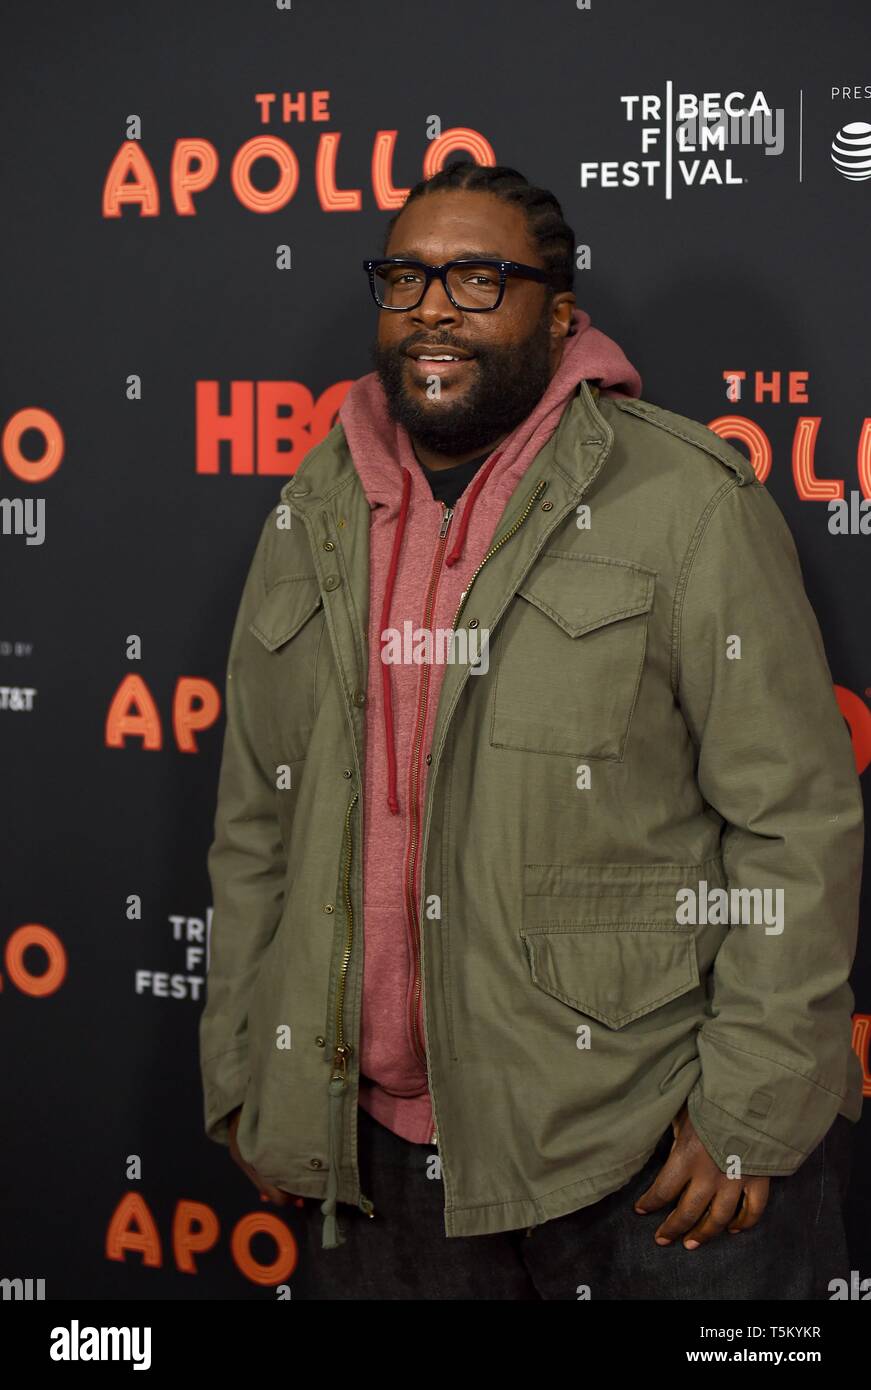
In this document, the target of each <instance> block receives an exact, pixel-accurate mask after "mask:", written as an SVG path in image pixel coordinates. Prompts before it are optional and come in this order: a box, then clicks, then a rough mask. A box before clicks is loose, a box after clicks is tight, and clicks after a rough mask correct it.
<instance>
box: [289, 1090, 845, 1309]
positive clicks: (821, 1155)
mask: <svg viewBox="0 0 871 1390" xmlns="http://www.w3.org/2000/svg"><path fill="white" fill-rule="evenodd" d="M853 1128H854V1127H853V1125H852V1123H851V1122H850V1121H849V1120H848V1119H846V1118H845V1117H844V1116H843V1115H839V1116H838V1117H837V1118H836V1120H835V1123H834V1124H833V1126H832V1128H831V1129H830V1130H829V1132H828V1134H827V1135H826V1136H825V1138H824V1139H823V1141H822V1142H821V1143H820V1144H819V1145H818V1147H817V1148H816V1149H815V1150H814V1151H813V1153H811V1154H809V1156H808V1157H807V1158H806V1159H805V1161H804V1163H803V1164H802V1165H801V1167H800V1168H799V1169H798V1171H797V1172H796V1173H793V1174H792V1175H791V1176H790V1177H784V1178H772V1179H771V1187H770V1192H769V1198H768V1205H767V1207H766V1209H765V1211H764V1213H763V1215H762V1218H761V1220H760V1221H759V1223H758V1225H757V1226H755V1227H754V1228H752V1229H751V1230H749V1231H742V1232H741V1233H740V1234H738V1235H731V1234H730V1233H729V1232H728V1230H727V1231H724V1232H723V1233H722V1234H721V1235H718V1236H716V1237H715V1238H714V1239H713V1240H712V1241H711V1243H710V1244H708V1245H702V1246H699V1247H698V1248H697V1249H695V1250H686V1249H685V1248H684V1246H683V1245H682V1244H681V1242H680V1241H679V1240H678V1241H676V1242H675V1243H674V1244H673V1245H671V1246H658V1245H657V1244H656V1243H655V1241H654V1233H655V1231H656V1229H657V1227H658V1226H659V1225H660V1224H661V1223H662V1222H663V1221H664V1220H665V1217H666V1215H667V1214H668V1212H669V1211H670V1210H672V1209H673V1206H674V1203H672V1204H670V1205H669V1206H667V1207H665V1208H663V1209H662V1210H661V1211H660V1212H657V1213H650V1214H649V1215H647V1216H642V1215H639V1213H637V1212H635V1211H634V1210H633V1203H634V1202H635V1200H636V1199H637V1198H638V1197H640V1196H641V1194H642V1193H643V1192H644V1191H646V1189H647V1188H648V1187H649V1186H650V1184H651V1182H652V1181H653V1179H654V1177H655V1176H656V1174H657V1173H658V1171H659V1169H660V1168H661V1167H662V1165H663V1163H664V1162H665V1160H666V1158H667V1156H668V1153H669V1150H670V1148H671V1142H672V1131H671V1126H669V1127H668V1129H667V1130H666V1131H665V1132H664V1133H663V1135H662V1138H661V1139H660V1141H659V1144H658V1145H657V1148H656V1149H655V1150H654V1152H653V1153H652V1154H651V1156H650V1158H649V1159H648V1161H647V1163H646V1164H645V1165H644V1167H643V1168H642V1169H641V1170H640V1171H639V1172H638V1173H636V1175H635V1177H634V1178H632V1179H631V1181H630V1182H628V1183H627V1184H626V1185H625V1186H624V1187H623V1188H620V1189H619V1190H618V1191H617V1192H612V1193H611V1194H610V1195H609V1196H608V1197H604V1198H602V1199H600V1200H599V1201H597V1202H594V1203H593V1204H592V1205H591V1206H587V1207H582V1208H581V1209H580V1210H579V1211H574V1212H570V1213H569V1214H568V1215H567V1216H561V1217H557V1218H555V1219H554V1220H552V1221H545V1222H543V1223H541V1224H540V1225H538V1226H535V1227H533V1228H532V1229H531V1234H527V1231H526V1229H523V1230H518V1231H502V1232H498V1233H497V1234H495V1235H484V1236H451V1237H450V1238H449V1237H447V1236H446V1235H445V1231H444V1217H443V1207H444V1194H443V1188H442V1183H441V1180H440V1178H439V1177H432V1176H429V1175H428V1174H429V1173H430V1172H431V1171H432V1170H433V1169H437V1165H436V1164H434V1163H433V1162H432V1157H433V1155H435V1154H437V1152H438V1150H437V1149H436V1147H435V1145H428V1144H427V1145H424V1144H410V1143H408V1142H406V1140H404V1139H400V1138H399V1137H398V1136H397V1135H395V1134H393V1133H392V1132H391V1131H390V1130H389V1129H386V1128H385V1126H383V1125H381V1124H379V1123H378V1121H377V1120H373V1119H372V1117H371V1116H370V1115H369V1114H368V1113H367V1112H366V1111H365V1110H362V1109H361V1110H360V1127H359V1133H360V1145H359V1147H360V1175H361V1181H362V1187H363V1191H364V1192H365V1193H366V1194H367V1196H369V1197H371V1198H372V1201H373V1203H374V1206H375V1216H374V1217H371V1218H370V1217H367V1216H366V1215H364V1213H363V1212H361V1211H360V1210H359V1209H358V1208H356V1207H351V1206H347V1205H345V1204H344V1203H340V1204H339V1207H338V1212H339V1221H340V1224H341V1227H342V1230H343V1232H344V1234H345V1243H344V1245H341V1246H339V1247H338V1248H337V1249H333V1250H324V1249H323V1248H322V1246H321V1225H322V1220H323V1218H322V1216H321V1211H320V1202H319V1201H317V1200H314V1199H307V1200H306V1202H305V1205H304V1208H302V1209H297V1208H295V1207H291V1208H289V1209H288V1210H289V1212H290V1217H289V1219H290V1221H291V1224H292V1226H293V1229H294V1232H295V1234H296V1236H297V1239H298V1241H299V1247H300V1249H299V1265H298V1267H297V1270H296V1271H295V1273H294V1276H293V1286H292V1287H293V1297H294V1298H302V1299H307V1298H328V1299H392V1298H401V1299H432V1298H445V1299H448V1298H450V1299H481V1298H485V1299H502V1298H520V1299H573V1300H574V1299H578V1298H580V1297H589V1298H592V1299H603V1298H605V1299H627V1298H629V1299H631V1298H637V1299H677V1300H685V1299H727V1300H732V1299H828V1298H829V1297H830V1293H829V1288H828V1285H829V1281H830V1280H831V1279H835V1278H844V1279H847V1280H849V1278H850V1265H849V1256H848V1251H847V1244H846V1238H845V1234H844V1225H843V1219H842V1204H843V1201H844V1198H845V1196H846V1191H847V1183H848V1181H849V1174H850V1164H851V1157H852V1135H853ZM583 1286H586V1287H587V1288H588V1289H589V1294H584V1293H582V1292H581V1290H582V1288H583Z"/></svg>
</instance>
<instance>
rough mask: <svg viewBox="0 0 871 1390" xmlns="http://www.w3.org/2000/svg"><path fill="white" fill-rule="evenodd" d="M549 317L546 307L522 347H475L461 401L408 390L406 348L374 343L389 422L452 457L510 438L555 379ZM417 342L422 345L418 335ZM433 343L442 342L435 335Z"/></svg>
mask: <svg viewBox="0 0 871 1390" xmlns="http://www.w3.org/2000/svg"><path fill="white" fill-rule="evenodd" d="M550 313H551V311H550V305H549V304H546V305H545V308H544V312H543V313H542V315H541V317H540V318H539V320H538V322H537V323H536V324H535V326H534V328H533V330H532V332H531V333H530V334H529V336H528V337H527V338H525V339H524V340H523V341H522V342H519V343H511V344H509V345H507V346H506V347H497V346H492V345H490V344H483V345H481V346H480V347H476V348H475V350H474V351H475V356H474V361H473V365H472V366H471V367H470V368H469V373H470V375H471V376H472V380H471V382H470V384H469V385H468V387H467V388H466V389H465V391H463V392H462V394H461V395H460V396H459V397H458V399H457V400H451V399H450V396H449V393H448V392H443V394H442V396H441V398H436V399H433V400H430V399H428V398H427V396H426V394H425V389H424V388H420V387H417V386H416V385H413V384H412V385H409V384H407V376H406V373H407V370H408V369H407V367H406V363H407V362H408V361H409V358H408V357H407V356H406V354H405V350H404V348H403V347H401V346H399V345H397V346H395V347H389V348H385V347H382V346H381V345H380V344H379V343H378V342H376V343H375V346H374V348H373V350H372V356H373V360H374V363H375V371H376V373H377V375H378V379H379V381H380V383H381V385H382V387H383V389H384V394H385V396H386V398H387V408H388V411H389V414H390V417H391V418H392V419H393V420H395V421H396V422H397V423H398V424H400V425H403V426H404V427H405V429H406V430H407V431H408V433H409V434H410V435H411V437H412V438H413V439H415V440H417V441H419V442H420V443H421V444H422V445H423V446H424V448H427V449H431V450H433V452H434V453H439V454H446V455H448V456H449V457H450V456H451V455H453V454H465V453H469V452H470V451H471V450H472V449H483V448H485V447H486V446H487V445H488V444H489V443H490V442H491V440H494V439H497V438H499V437H500V436H502V435H506V434H510V433H511V431H512V430H513V429H514V428H515V427H516V426H517V425H519V424H520V422H521V420H525V419H526V417H527V415H529V414H530V412H531V411H532V409H533V408H534V407H535V406H536V405H537V404H538V402H539V401H540V400H541V397H542V396H543V395H544V392H545V390H546V389H547V386H548V383H549V382H550V379H551V361H550V351H551V339H550ZM409 337H411V335H409ZM415 337H417V338H418V340H419V338H420V335H419V334H416V335H415ZM433 338H434V339H436V341H437V340H438V334H437V332H434V333H433ZM445 351H446V352H448V351H450V348H449V347H448V346H446V347H445Z"/></svg>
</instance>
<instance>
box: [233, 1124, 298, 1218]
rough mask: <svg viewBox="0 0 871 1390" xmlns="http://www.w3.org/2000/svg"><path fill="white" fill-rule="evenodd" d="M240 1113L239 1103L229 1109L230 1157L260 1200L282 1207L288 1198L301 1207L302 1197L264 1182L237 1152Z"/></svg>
mask: <svg viewBox="0 0 871 1390" xmlns="http://www.w3.org/2000/svg"><path fill="white" fill-rule="evenodd" d="M241 1113H242V1107H241V1105H240V1106H238V1108H237V1109H236V1110H233V1111H231V1113H230V1118H229V1121H228V1127H229V1131H230V1157H231V1158H232V1160H233V1162H234V1163H237V1164H238V1165H239V1167H240V1168H241V1169H242V1172H243V1173H245V1174H247V1176H248V1177H249V1178H250V1179H251V1181H252V1182H253V1184H254V1186H255V1187H256V1188H258V1189H259V1191H260V1200H261V1202H275V1204H276V1206H279V1207H284V1206H286V1205H287V1202H288V1200H291V1201H292V1202H293V1204H294V1206H297V1207H301V1206H302V1205H303V1204H304V1201H305V1199H304V1198H303V1197H294V1196H293V1194H292V1193H289V1192H285V1190H284V1188H283V1187H276V1186H275V1185H274V1183H269V1182H266V1181H265V1179H263V1178H261V1176H260V1174H259V1173H258V1172H257V1169H256V1168H252V1167H251V1164H250V1163H246V1162H245V1160H244V1158H243V1157H242V1155H241V1153H240V1152H239V1145H238V1143H237V1142H236V1130H237V1129H238V1128H239V1116H240V1115H241Z"/></svg>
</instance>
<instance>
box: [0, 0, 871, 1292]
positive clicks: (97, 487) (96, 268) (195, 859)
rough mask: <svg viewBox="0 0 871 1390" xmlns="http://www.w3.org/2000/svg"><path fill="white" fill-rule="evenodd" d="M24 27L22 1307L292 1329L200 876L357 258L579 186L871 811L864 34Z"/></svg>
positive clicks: (752, 23) (6, 244) (581, 255)
mask: <svg viewBox="0 0 871 1390" xmlns="http://www.w3.org/2000/svg"><path fill="white" fill-rule="evenodd" d="M3 31H4V34H3V39H4V42H3V45H2V49H3V53H2V57H0V64H2V83H0V102H2V109H3V119H2V125H0V144H2V175H0V177H2V195H3V219H2V232H0V235H2V244H3V251H2V272H3V273H2V324H3V333H2V340H0V341H2V347H0V351H2V364H3V371H2V380H0V514H2V534H0V561H2V588H0V594H2V599H0V763H2V771H3V795H2V798H0V806H2V811H0V814H2V817H3V826H2V846H3V867H2V894H0V1020H2V1036H3V1051H2V1056H3V1064H2V1068H0V1106H2V1122H0V1123H2V1139H0V1169H2V1173H0V1178H2V1222H0V1226H2V1230H0V1277H2V1278H10V1279H14V1278H20V1279H22V1280H24V1279H28V1278H31V1279H33V1280H34V1281H39V1280H44V1284H43V1285H42V1286H41V1289H42V1291H44V1294H45V1297H46V1298H48V1299H51V1298H65V1297H86V1298H102V1297H108V1298H114V1299H134V1298H135V1299H205V1298H215V1297H224V1298H235V1299H264V1298H267V1299H270V1298H275V1296H276V1295H275V1285H276V1284H286V1285H289V1287H290V1290H291V1293H292V1288H293V1274H294V1270H295V1269H296V1268H298V1267H299V1265H298V1259H299V1252H298V1249H297V1241H296V1233H297V1228H296V1226H295V1219H298V1216H297V1214H295V1212H294V1209H293V1208H290V1209H288V1210H286V1211H282V1212H279V1211H278V1210H277V1209H274V1208H267V1207H265V1206H264V1205H263V1204H262V1203H261V1202H260V1200H259V1197H258V1194H257V1191H256V1189H255V1188H254V1187H253V1186H252V1185H251V1184H250V1183H249V1182H248V1180H247V1178H246V1177H245V1176H244V1175H243V1174H242V1173H241V1172H240V1171H239V1170H238V1169H237V1168H236V1167H235V1166H234V1165H233V1164H232V1162H231V1160H230V1158H229V1154H228V1151H227V1150H226V1149H224V1148H222V1147H219V1146H217V1145H215V1144H212V1143H211V1142H210V1141H209V1140H207V1139H206V1137H205V1134H204V1131H203V1117H202V1094H201V1090H200V1079H199V1066H198V1047H197V1023H198V1018H199V1014H200V1012H201V1009H202V1006H203V1001H204V998H205V977H206V958H207V948H208V933H209V926H210V918H211V904H210V888H209V881H208V875H207V868H206V854H207V850H208V847H209V844H210V842H211V838H212V831H213V821H214V810H215V795H216V787H217V776H218V767H219V759H220V752H221V740H222V734H223V708H222V707H223V683H224V673H225V665H226V658H227V651H228V645H229V640H230V633H231V629H232V625H233V620H234V617H235V612H236V606H237V603H238V601H239V597H240V593H241V587H242V582H243V579H244V577H245V573H246V570H247V567H248V564H249V561H250V558H251V554H252V552H253V548H254V545H255V543H256V540H257V538H258V535H259V532H260V527H261V525H262V522H263V520H264V518H265V516H266V513H267V512H268V511H269V509H270V508H271V507H272V506H273V505H274V504H275V502H276V501H277V499H278V492H279V489H280V487H281V486H282V484H283V482H284V481H285V479H286V477H287V476H288V475H289V474H291V473H293V472H294V471H295V469H296V468H297V467H298V465H299V463H300V462H301V460H302V459H303V458H304V457H305V455H306V453H307V452H308V450H309V449H311V447H312V446H313V445H314V444H316V443H317V442H318V441H319V440H320V439H322V438H323V436H324V435H325V434H326V433H327V432H328V431H329V429H330V428H331V427H332V425H333V423H334V422H335V419H336V413H337V410H338V407H339V405H340V403H341V400H342V398H343V395H344V394H345V392H346V391H347V389H348V388H349V386H350V384H351V382H352V381H354V379H355V378H357V377H359V376H361V375H363V374H364V373H366V372H368V371H371V370H372V363H371V357H370V351H371V346H372V343H373V341H374V335H375V328H376V322H375V316H376V310H375V307H374V305H373V303H372V300H371V298H370V293H369V289H368V285H367V283H366V278H365V275H364V273H363V271H362V269H361V264H360V263H361V261H362V260H363V258H364V257H367V256H377V255H379V254H380V253H381V246H382V237H383V232H384V226H385V223H386V220H387V218H388V217H389V216H390V215H391V213H392V212H393V211H394V210H395V209H396V208H398V207H400V206H401V204H402V202H403V199H404V196H405V194H406V193H407V191H408V189H409V188H410V187H411V186H412V185H413V184H414V183H416V182H417V181H418V180H419V179H420V178H421V177H423V176H425V175H428V174H430V173H432V172H435V171H436V170H437V169H438V168H440V167H441V166H442V165H443V164H444V163H445V162H447V161H449V160H450V159H451V158H456V157H471V158H473V159H475V160H477V161H478V162H480V163H487V164H496V163H500V164H509V165H512V166H514V167H516V168H518V169H519V170H521V171H522V172H523V173H524V174H525V175H526V176H527V178H528V179H529V180H530V181H531V182H533V183H536V184H539V185H542V186H544V187H545V188H548V189H551V190H552V191H553V192H554V193H555V194H556V196H557V197H558V198H559V199H560V201H561V203H562V206H563V209H564V212H565V215H566V218H567V220H568V221H569V223H570V224H571V225H572V227H573V228H574V230H575V234H576V238H577V277H576V285H575V292H576V296H577V301H578V304H579V305H580V306H581V307H582V308H584V309H586V310H587V312H588V313H590V314H591V315H592V319H593V323H594V325H595V326H596V327H598V328H600V329H602V330H603V331H604V332H606V333H608V334H609V335H610V336H611V337H613V338H615V339H616V341H617V342H618V343H619V344H620V345H621V346H622V347H623V349H624V351H625V352H626V354H627V356H628V357H629V359H630V360H631V361H632V362H633V363H634V364H635V365H636V367H637V368H638V370H639V371H640V373H641V376H642V379H643V393H642V394H643V397H644V398H645V399H646V400H648V401H653V402H656V403H658V404H661V405H664V406H666V407H668V408H669V409H671V410H675V411H678V412H680V413H682V414H685V415H689V416H692V417H693V418H695V419H697V420H701V421H703V422H705V423H706V424H709V425H711V426H712V427H713V428H716V429H717V431H718V432H720V433H721V434H723V435H725V436H726V437H727V438H728V439H730V440H731V441H732V442H733V443H736V444H737V446H738V447H739V448H742V449H744V450H746V451H747V452H748V453H749V454H750V456H751V457H752V459H753V461H754V465H755V466H756V468H757V470H758V472H759V475H760V477H761V478H762V479H763V481H764V482H765V484H766V486H767V487H768V488H769V489H770V490H771V492H772V494H773V495H774V496H775V498H776V499H777V501H778V503H779V504H780V506H781V508H782V509H783V511H784V513H785V515H786V517H787V520H788V522H789V524H790V526H791V528H792V532H793V535H794V536H795V539H796V543H797V546H798V550H799V554H800V557H801V562H802V568H803V572H804V577H805V583H806V586H807V589H808V593H809V595H810V598H811V601H812V603H813V605H814V607H815V610H816V612H817V615H818V617H819V621H820V625H821V629H822V632H823V637H824V641H825V644H826V650H827V654H828V658H829V664H830V666H831V670H832V676H833V680H834V683H835V690H836V694H837V698H838V701H839V704H840V708H841V710H842V712H843V715H844V719H845V720H846V721H847V724H848V726H849V729H850V733H851V736H852V742H853V749H854V752H855V757H856V764H857V768H858V770H859V772H860V773H861V774H862V778H863V784H864V786H865V787H866V788H867V787H868V785H869V782H868V779H869V777H871V773H869V771H868V764H869V761H871V712H869V705H871V592H869V590H871V585H869V574H871V566H869V556H871V534H869V533H871V501H869V500H868V499H871V370H869V367H871V359H869V351H868V302H869V288H871V285H869V278H871V272H869V259H868V245H869V242H868V228H869V224H871V11H869V9H868V6H867V3H866V2H865V0H855V3H848V2H847V0H841V3H840V4H835V5H833V6H831V7H828V8H824V7H820V6H819V5H818V4H811V3H804V2H803V0H791V2H790V3H786V0H784V2H783V3H766V4H762V5H760V4H758V3H752V4H751V3H747V2H746V0H737V3H732V4H730V5H729V6H728V7H727V8H725V9H723V10H722V11H719V10H718V11H717V12H715V13H714V14H712V13H711V12H710V11H709V9H708V8H706V7H704V6H701V7H699V6H696V5H693V4H691V3H683V2H682V0H675V3H671V4H665V5H663V4H658V5H651V4H649V3H647V0H590V3H586V4H584V3H580V2H579V3H576V0H534V2H533V0H529V3H523V2H522V0H506V3H503V4H501V5H499V6H493V5H491V4H488V3H483V0H482V2H481V3H476V2H475V0H468V2H467V3H462V2H461V0H443V3H441V4H439V5H438V6H436V7H433V6H430V5H427V4H424V3H420V0H418V3H412V2H411V0H404V2H402V0H371V3H370V4H368V5H365V6H364V5H357V4H354V3H351V0H347V3H341V0H286V3H275V0H256V2H255V3H252V0H245V3H243V0H210V3H208V4H205V3H202V0H200V2H199V3H184V2H183V0H181V2H179V0H176V2H175V3H168V0H150V3H149V4H147V5H123V6H121V5H113V4H109V3H107V2H104V3H92V4H85V5H83V6H75V7H71V6H69V5H67V4H61V3H57V2H56V0H44V2H43V3H41V4H39V5H36V6H34V5H29V4H27V3H25V0H12V2H11V3H8V4H7V5H6V6H5V7H4V19H3ZM793 698H794V699H796V700H802V699H803V698H804V696H803V692H802V689H801V685H800V684H799V685H797V687H796V689H795V691H794V695H793ZM795 756H796V758H797V759H799V760H800V759H801V749H798V748H797V749H796V750H795ZM866 890H867V872H866ZM863 908H864V910H863V918H864V922H863V926H864V932H863V933H862V934H860V944H859V954H858V958H857V963H856V967H855V971H854V976H853V988H854V993H855V999H856V1004H855V1015H854V1046H855V1048H856V1051H857V1053H858V1054H859V1056H860V1058H861V1059H862V1062H863V1066H864V1072H865V1078H866V1087H865V1089H866V1093H867V1094H868V1095H869V1096H871V1061H869V1039H871V921H869V916H871V912H869V908H871V898H869V896H868V893H867V891H866V893H865V895H864V899H863ZM820 929H821V930H824V929H825V923H823V922H821V923H820ZM866 1109H867V1113H866V1114H865V1115H864V1116H863V1118H862V1120H861V1121H860V1123H859V1125H858V1126H857V1129H856V1149H855V1165H854V1177H853V1183H852V1189H851V1194H850V1200H849V1209H848V1215H849V1232H850V1239H851V1247H852V1248H851V1264H852V1266H853V1269H852V1279H853V1284H852V1287H853V1290H854V1292H853V1297H857V1296H859V1295H858V1294H857V1293H856V1289H858V1288H859V1283H858V1281H860V1280H862V1279H865V1278H868V1277H869V1276H871V1106H869V1107H866ZM252 1215H253V1216H255V1217H256V1218H257V1219H256V1220H252V1219H251V1218H252ZM833 1273H839V1272H838V1271H834V1272H833ZM842 1273H843V1277H844V1279H845V1280H846V1281H847V1283H848V1285H849V1283H850V1280H851V1271H850V1270H844V1271H843V1272H842ZM37 1287H40V1286H37V1285H34V1289H36V1288H37ZM868 1287H871V1285H869V1286H868ZM34 1296H36V1293H34ZM865 1296H866V1297H867V1296H868V1295H867V1294H866V1295H865Z"/></svg>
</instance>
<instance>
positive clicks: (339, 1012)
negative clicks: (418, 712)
mask: <svg viewBox="0 0 871 1390" xmlns="http://www.w3.org/2000/svg"><path fill="white" fill-rule="evenodd" d="M359 796H360V793H359V791H356V792H355V793H354V795H353V796H352V798H351V802H350V804H349V806H348V809H347V811H346V812H345V864H344V869H343V872H342V892H343V896H344V902H345V921H346V923H347V930H346V934H345V948H344V951H343V952H342V964H341V966H340V967H339V981H338V985H337V988H336V1046H335V1050H334V1052H333V1069H332V1071H331V1073H330V1081H336V1080H338V1081H341V1083H342V1085H343V1086H347V1084H348V1079H347V1075H346V1066H347V1061H348V1058H349V1057H350V1055H351V1052H352V1050H353V1049H352V1047H351V1044H350V1043H348V1042H346V1041H345V984H346V981H347V976H348V966H349V964H350V962H351V948H352V946H353V942H354V908H353V904H352V902H351V815H352V813H353V810H354V807H355V806H356V804H357V801H358V799H359ZM359 1206H360V1207H361V1209H362V1210H363V1211H364V1212H365V1213H366V1215H367V1216H374V1215H375V1207H374V1205H373V1204H372V1202H371V1200H370V1199H369V1198H368V1197H366V1196H364V1194H363V1193H362V1192H361V1194H360V1202H359Z"/></svg>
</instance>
